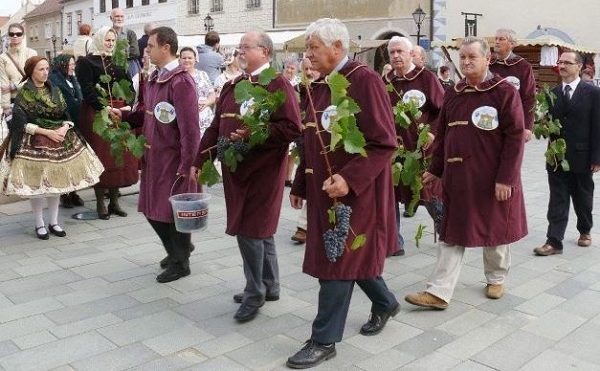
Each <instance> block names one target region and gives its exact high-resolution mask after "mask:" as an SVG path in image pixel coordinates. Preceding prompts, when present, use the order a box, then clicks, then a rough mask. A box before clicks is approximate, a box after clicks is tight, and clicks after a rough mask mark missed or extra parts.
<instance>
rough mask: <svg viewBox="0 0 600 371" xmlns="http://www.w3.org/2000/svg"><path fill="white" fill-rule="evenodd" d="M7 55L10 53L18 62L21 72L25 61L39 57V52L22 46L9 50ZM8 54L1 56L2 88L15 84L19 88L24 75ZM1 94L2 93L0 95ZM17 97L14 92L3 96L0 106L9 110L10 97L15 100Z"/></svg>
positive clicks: (0, 82)
mask: <svg viewBox="0 0 600 371" xmlns="http://www.w3.org/2000/svg"><path fill="white" fill-rule="evenodd" d="M6 53H10V55H11V57H13V59H14V60H15V62H17V64H18V65H19V67H20V68H21V70H23V67H24V66H25V61H26V60H27V59H28V58H30V57H33V56H34V55H37V52H36V51H35V50H33V49H31V48H28V47H26V46H23V45H20V46H19V47H16V48H9V49H8V51H7V52H6ZM6 53H2V54H0V86H5V85H9V84H15V85H16V86H19V84H20V83H21V79H22V78H23V75H21V73H20V72H19V70H18V69H17V67H16V66H15V64H14V63H13V62H12V61H11V60H10V58H8V56H7V55H6ZM0 94H1V93H0ZM16 95H17V91H16V90H14V91H12V92H10V93H6V94H2V97H1V98H0V105H1V106H2V108H7V107H9V106H10V97H11V96H12V97H13V98H14V97H15V96H16Z"/></svg>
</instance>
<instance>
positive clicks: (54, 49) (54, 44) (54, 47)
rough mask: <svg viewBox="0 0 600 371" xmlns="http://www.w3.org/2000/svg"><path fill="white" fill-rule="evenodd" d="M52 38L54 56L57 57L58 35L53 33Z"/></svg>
mask: <svg viewBox="0 0 600 371" xmlns="http://www.w3.org/2000/svg"><path fill="white" fill-rule="evenodd" d="M50 40H51V41H52V50H53V51H54V56H55V57H56V40H57V38H56V35H52V37H51V38H50Z"/></svg>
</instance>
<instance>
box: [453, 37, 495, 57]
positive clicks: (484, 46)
mask: <svg viewBox="0 0 600 371" xmlns="http://www.w3.org/2000/svg"><path fill="white" fill-rule="evenodd" d="M475 43H477V44H479V49H480V50H481V53H482V54H483V55H484V56H488V55H490V44H488V42H487V40H486V39H485V38H483V37H476V36H467V37H465V38H464V39H463V41H462V43H461V44H460V46H461V47H463V46H465V45H471V44H475Z"/></svg>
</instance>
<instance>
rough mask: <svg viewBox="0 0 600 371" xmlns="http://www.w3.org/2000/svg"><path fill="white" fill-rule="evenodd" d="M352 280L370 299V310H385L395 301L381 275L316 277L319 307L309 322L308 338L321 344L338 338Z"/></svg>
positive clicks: (352, 287)
mask: <svg viewBox="0 0 600 371" xmlns="http://www.w3.org/2000/svg"><path fill="white" fill-rule="evenodd" d="M354 282H356V284H357V285H358V286H359V287H360V288H361V289H362V290H363V291H364V293H365V294H366V295H367V296H368V297H369V299H371V302H372V304H371V312H375V313H384V312H389V311H391V310H392V309H394V308H396V306H397V305H398V301H397V300H396V297H395V296H394V294H392V292H391V291H390V290H388V288H387V286H386V284H385V281H384V280H383V278H381V277H376V278H370V279H366V280H357V281H332V280H319V284H320V285H321V289H320V290H319V309H318V312H317V317H316V318H315V320H314V321H313V325H312V336H311V339H312V340H314V341H316V342H318V343H322V344H330V343H337V342H340V341H342V336H343V335H344V327H345V324H346V317H347V316H348V309H349V307H350V299H351V298H352V290H353V289H354Z"/></svg>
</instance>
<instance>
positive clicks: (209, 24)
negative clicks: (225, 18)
mask: <svg viewBox="0 0 600 371" xmlns="http://www.w3.org/2000/svg"><path fill="white" fill-rule="evenodd" d="M214 27H215V21H214V20H213V18H212V17H211V16H210V14H207V15H206V17H205V18H204V31H206V32H210V31H212V29H213V28H214Z"/></svg>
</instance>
